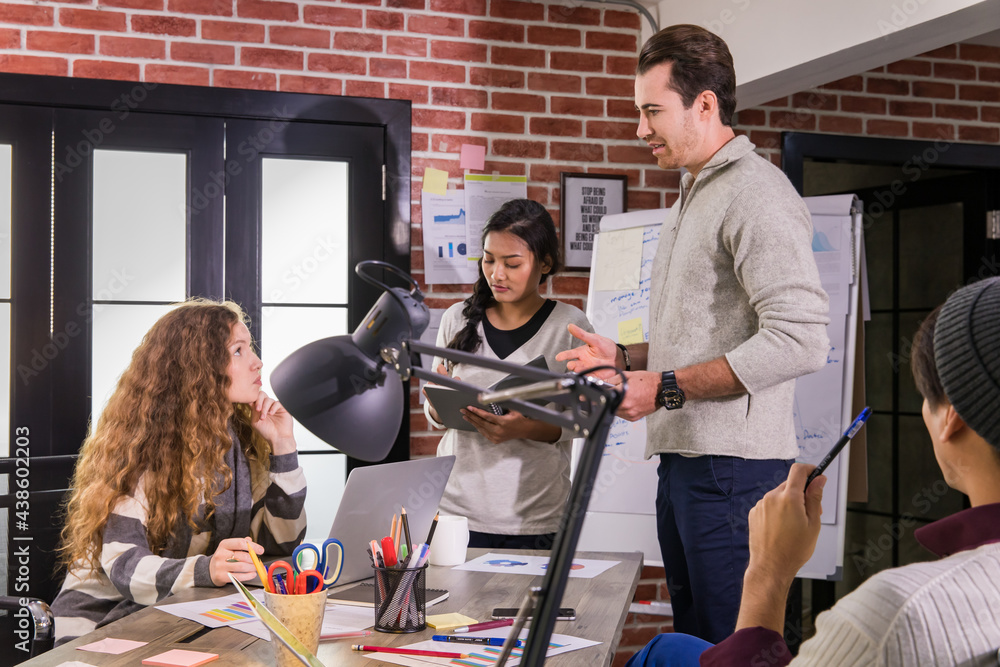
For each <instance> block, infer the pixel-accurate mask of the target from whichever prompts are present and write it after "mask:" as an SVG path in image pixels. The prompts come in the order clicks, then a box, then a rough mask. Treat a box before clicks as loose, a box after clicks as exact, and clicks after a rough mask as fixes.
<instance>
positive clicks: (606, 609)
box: [21, 549, 642, 667]
mask: <svg viewBox="0 0 1000 667" xmlns="http://www.w3.org/2000/svg"><path fill="white" fill-rule="evenodd" d="M491 551H492V552H493V553H511V554H532V555H547V553H548V552H540V551H537V552H536V551H510V550H504V549H494V550H491ZM486 552H487V550H485V549H470V550H469V559H470V560H471V559H472V558H475V557H477V556H480V555H482V554H484V553H486ZM577 556H578V557H579V558H592V559H600V560H617V561H621V562H620V563H619V564H618V565H615V566H614V567H612V568H611V569H609V570H607V571H606V572H604V573H602V574H601V575H599V576H598V577H595V578H593V579H574V578H571V579H569V581H568V582H567V585H566V593H565V595H563V599H562V603H561V606H563V607H575V608H576V620H575V621H557V622H556V625H555V630H554V632H556V633H559V634H566V635H573V636H575V637H582V638H584V639H591V640H594V641H599V642H602V643H601V644H600V645H599V646H593V647H590V648H586V649H582V650H579V651H572V652H570V653H565V654H563V655H558V656H555V657H553V658H550V659H549V660H547V661H546V664H547V665H553V666H554V667H558V666H560V665H564V666H567V667H568V666H569V665H573V666H574V667H584V666H591V665H592V666H594V667H606V666H607V665H610V664H611V659H612V658H613V657H614V652H615V649H616V648H617V647H618V640H619V638H620V637H621V631H622V627H623V626H624V624H625V616H626V614H627V613H628V607H629V604H630V603H631V601H632V596H633V594H634V593H635V587H636V584H637V583H638V581H639V572H640V570H641V569H642V554H641V553H638V552H634V553H583V552H581V553H579V554H577ZM540 581H541V579H540V578H537V577H527V576H524V575H516V574H490V573H484V572H466V571H462V570H453V569H451V568H442V567H430V568H428V572H427V586H428V588H445V589H447V590H448V591H449V596H448V599H447V600H444V601H443V602H440V603H438V604H436V605H434V606H433V607H429V608H428V612H427V613H428V614H444V613H448V612H453V611H456V612H461V613H463V614H465V615H466V616H471V617H472V618H475V619H478V620H481V621H482V620H489V618H490V612H491V611H492V610H493V608H494V607H518V606H520V604H521V601H522V599H523V596H524V593H525V591H527V589H528V586H530V585H532V584H534V585H538V584H539V583H540ZM233 592H235V589H234V588H233V586H232V585H229V586H225V587H223V588H219V589H215V588H194V589H190V590H188V591H184V592H183V593H180V594H178V595H174V596H171V597H169V598H167V599H166V600H164V604H172V603H174V602H184V601H190V600H197V599H205V598H209V597H217V596H220V595H229V594H232V593H233ZM373 615H374V612H373ZM373 622H374V619H373ZM436 633H437V634H440V632H437V631H435V630H433V629H431V628H428V629H427V630H425V631H423V632H416V633H412V634H408V635H390V634H383V633H379V632H376V633H374V634H373V635H371V636H370V637H364V638H352V639H341V640H337V641H333V642H324V643H322V644H320V647H319V651H318V652H317V656H318V657H319V659H320V660H321V661H322V662H323V663H324V664H326V665H329V666H330V667H334V666H337V667H339V666H340V665H359V666H364V667H368V666H369V665H385V664H390V663H385V662H382V661H381V660H369V659H368V658H365V657H363V655H362V654H361V653H357V652H354V651H352V650H351V648H350V647H351V644H358V643H365V644H380V645H384V646H404V645H407V644H413V643H415V642H418V641H424V640H427V639H430V638H431V635H433V634H436ZM105 637H115V638H118V639H134V640H138V641H148V642H149V643H148V644H146V645H145V646H143V647H140V648H138V649H135V650H132V651H128V652H127V653H123V654H121V655H107V654H104V653H90V652H84V651H77V650H75V647H77V646H80V645H82V644H89V643H90V642H93V641H97V640H99V639H104V638H105ZM173 648H181V649H188V650H192V651H207V652H210V653H218V654H219V659H218V660H216V661H213V662H212V663H211V665H212V667H257V666H264V665H274V657H273V654H272V647H271V644H270V642H267V641H264V640H261V639H258V638H256V637H254V636H252V635H248V634H246V633H244V632H240V631H239V630H233V629H232V628H217V629H214V630H211V629H208V628H205V627H204V626H202V625H201V624H200V623H196V622H194V621H190V620H188V619H184V618H179V617H177V616H173V615H172V614H167V613H164V612H161V611H158V610H156V609H155V608H147V609H143V610H142V611H139V612H136V613H134V614H132V615H130V616H127V617H125V618H123V619H121V620H119V621H115V622H114V623H111V624H110V625H107V626H105V627H103V628H100V629H98V630H96V631H94V632H92V633H90V634H89V635H86V636H84V637H80V638H79V639H76V640H74V641H72V642H69V643H68V644H65V645H64V646H60V647H59V648H57V649H54V650H52V651H49V652H48V653H44V654H42V655H41V656H39V657H37V658H34V659H33V660H29V661H28V662H24V663H21V664H22V665H24V666H25V667H55V666H56V665H59V664H61V663H63V662H66V661H68V660H79V661H82V662H85V663H88V664H90V665H94V666H95V667H125V666H126V665H128V666H130V667H132V666H135V665H140V663H141V662H142V660H143V659H144V658H148V657H150V656H154V655H157V654H158V653H162V652H163V651H167V650H170V649H173Z"/></svg>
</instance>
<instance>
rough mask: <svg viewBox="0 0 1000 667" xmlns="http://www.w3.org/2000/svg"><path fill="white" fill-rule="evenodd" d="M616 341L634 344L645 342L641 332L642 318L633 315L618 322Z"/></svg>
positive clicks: (623, 343)
mask: <svg viewBox="0 0 1000 667" xmlns="http://www.w3.org/2000/svg"><path fill="white" fill-rule="evenodd" d="M618 342H619V343H621V344H622V345H635V344H637V343H645V342H646V338H645V336H644V335H643V333H642V318H641V317H634V318H632V319H631V320H625V321H624V322H619V323H618Z"/></svg>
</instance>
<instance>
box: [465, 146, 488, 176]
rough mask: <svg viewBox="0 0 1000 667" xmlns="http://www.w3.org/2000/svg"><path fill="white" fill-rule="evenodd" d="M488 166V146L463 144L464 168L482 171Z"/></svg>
mask: <svg viewBox="0 0 1000 667" xmlns="http://www.w3.org/2000/svg"><path fill="white" fill-rule="evenodd" d="M485 167H486V146H476V145H475V144H462V169H475V170H476V171H482V170H483V169H484V168H485Z"/></svg>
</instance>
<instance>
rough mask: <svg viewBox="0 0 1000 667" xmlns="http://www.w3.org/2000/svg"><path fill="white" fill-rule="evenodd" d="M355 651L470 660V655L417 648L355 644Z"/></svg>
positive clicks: (353, 647)
mask: <svg viewBox="0 0 1000 667" xmlns="http://www.w3.org/2000/svg"><path fill="white" fill-rule="evenodd" d="M351 648H352V649H354V650H355V651H367V652H368V653H396V654H399V655H422V656H426V657H428V658H453V659H458V660H461V659H462V658H468V657H469V654H468V653H449V652H447V651H421V650H418V649H415V648H391V647H389V646H365V645H364V644H354V645H353V646H351Z"/></svg>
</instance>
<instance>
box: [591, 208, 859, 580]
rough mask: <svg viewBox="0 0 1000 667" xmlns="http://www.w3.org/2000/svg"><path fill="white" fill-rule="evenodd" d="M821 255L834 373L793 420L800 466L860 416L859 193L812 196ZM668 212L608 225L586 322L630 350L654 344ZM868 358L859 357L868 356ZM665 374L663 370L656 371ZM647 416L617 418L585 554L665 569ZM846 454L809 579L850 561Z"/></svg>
mask: <svg viewBox="0 0 1000 667" xmlns="http://www.w3.org/2000/svg"><path fill="white" fill-rule="evenodd" d="M805 201H806V203H807V205H808V206H809V209H810V212H811V213H812V219H813V226H814V231H815V234H814V239H813V250H814V253H815V256H816V263H817V265H818V267H819V270H820V275H821V279H822V282H823V288H824V289H825V290H826V291H827V293H828V294H829V295H830V319H831V323H830V325H829V327H828V330H827V331H828V335H829V338H830V350H829V352H828V355H827V365H826V367H825V368H824V369H823V370H821V371H820V372H818V373H815V374H813V375H810V376H806V377H803V378H799V379H798V381H797V382H796V393H795V396H796V398H795V404H794V419H795V424H796V431H797V437H798V442H799V450H800V458H799V460H802V461H808V462H811V463H816V462H818V461H819V460H820V459H821V458H822V457H823V455H824V454H826V452H827V451H829V449H830V448H831V447H832V446H833V444H834V443H835V442H836V441H837V439H838V438H839V437H840V434H841V433H842V432H843V431H844V429H845V428H846V427H847V425H848V424H850V423H851V420H852V419H853V415H852V414H850V412H851V409H852V390H853V381H854V377H853V372H854V359H855V342H856V341H855V334H856V331H857V327H856V324H857V317H858V312H859V305H858V304H859V303H861V301H860V300H859V293H860V290H859V285H860V284H861V282H862V276H863V271H862V270H861V269H862V268H863V264H862V261H861V259H860V258H861V257H862V256H863V255H862V254H861V230H860V213H859V212H858V210H859V208H860V204H857V203H856V202H855V198H854V196H853V195H836V196H829V197H808V198H806V200H805ZM666 214H667V209H660V210H655V211H636V212H631V213H622V214H619V215H609V216H605V218H604V219H603V220H602V221H601V231H600V234H598V236H597V239H596V245H595V249H594V258H593V262H592V266H591V281H590V291H589V294H588V298H587V316H588V317H589V318H590V321H591V323H592V324H593V325H594V329H595V330H596V331H597V332H598V333H599V334H601V335H603V336H607V337H608V338H611V339H613V340H616V341H618V342H620V343H623V344H629V343H640V342H644V341H646V340H648V338H649V322H648V316H647V314H648V308H649V289H650V273H651V267H652V262H653V258H654V255H655V252H656V245H657V243H658V241H659V234H660V227H661V225H662V222H663V220H664V219H665V218H666ZM859 354H860V353H859ZM651 370H664V369H651ZM645 445H646V424H645V420H642V421H639V422H635V423H630V422H626V421H624V420H622V419H615V421H614V423H613V424H612V426H611V431H610V433H609V435H608V440H607V443H606V444H605V449H604V457H603V459H602V461H601V467H600V470H599V471H598V475H597V480H596V483H595V487H594V493H593V497H592V499H591V502H590V506H589V508H588V512H587V519H586V521H585V523H584V527H583V534H582V536H581V538H580V543H579V547H578V548H579V549H581V550H585V551H642V552H643V554H644V556H645V562H646V564H647V565H654V564H655V565H660V564H662V561H661V556H660V551H659V545H658V544H657V541H656V517H655V512H656V507H655V500H656V483H657V480H656V466H657V464H658V461H657V459H656V458H653V459H651V460H649V461H646V460H645V459H644V454H645ZM845 454H846V451H845V452H844V453H842V454H841V456H840V457H838V460H837V462H836V463H835V464H834V465H832V466H830V468H828V469H827V473H826V474H827V477H828V480H829V481H828V483H827V487H826V488H827V489H828V492H827V493H826V494H824V499H823V522H824V523H823V527H822V529H821V532H820V544H819V546H818V547H817V549H816V555H815V556H814V558H813V560H811V561H809V563H807V565H806V567H804V568H803V570H802V571H801V572H800V576H808V577H813V578H826V577H830V576H831V575H832V576H836V574H837V570H838V569H839V567H840V566H841V564H842V561H843V540H844V519H845V517H844V514H845V512H844V507H845V503H846V493H847V492H846V489H847V470H848V457H847V456H845Z"/></svg>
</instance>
